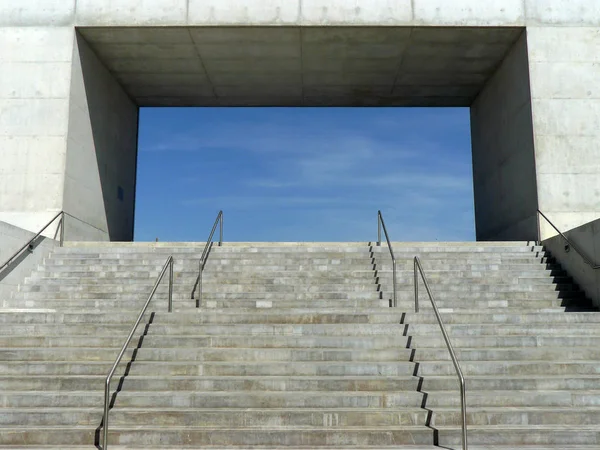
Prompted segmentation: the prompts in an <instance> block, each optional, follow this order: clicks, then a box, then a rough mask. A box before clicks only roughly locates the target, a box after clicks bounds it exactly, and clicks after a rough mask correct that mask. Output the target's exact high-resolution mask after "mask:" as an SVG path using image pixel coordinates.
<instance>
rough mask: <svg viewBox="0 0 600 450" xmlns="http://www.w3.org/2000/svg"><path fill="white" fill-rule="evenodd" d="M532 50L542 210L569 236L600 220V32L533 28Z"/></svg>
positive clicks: (580, 28)
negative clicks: (581, 227) (576, 229)
mask: <svg viewBox="0 0 600 450" xmlns="http://www.w3.org/2000/svg"><path fill="white" fill-rule="evenodd" d="M574 16H575V17H578V16H577V15H574ZM588 17H590V16H581V20H584V19H586V18H588ZM527 45H528V48H529V68H530V69H529V70H530V76H531V96H532V105H533V130H534V139H535V163H536V179H537V192H538V199H539V208H540V210H541V211H542V212H543V213H545V214H546V215H547V216H548V218H549V219H550V220H552V221H553V222H554V223H555V224H556V225H557V226H558V228H559V229H560V230H561V231H567V230H570V229H573V228H576V227H579V226H580V225H583V224H586V223H588V222H592V221H594V220H596V219H598V218H599V217H600V150H599V149H600V28H599V27H597V26H593V27H589V26H576V27H569V26H543V27H542V26H531V27H528V28H527ZM541 226H542V236H543V237H544V238H547V237H549V236H552V235H554V234H555V232H554V230H552V229H551V228H550V226H549V225H548V224H547V223H546V222H545V221H542V222H541Z"/></svg>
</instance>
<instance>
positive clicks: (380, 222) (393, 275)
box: [377, 211, 398, 307]
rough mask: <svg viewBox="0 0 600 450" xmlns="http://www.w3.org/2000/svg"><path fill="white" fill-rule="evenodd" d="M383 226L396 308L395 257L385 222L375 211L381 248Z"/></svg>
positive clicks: (378, 241)
mask: <svg viewBox="0 0 600 450" xmlns="http://www.w3.org/2000/svg"><path fill="white" fill-rule="evenodd" d="M382 226H383V232H384V233H385V239H386V241H387V244H388V249H389V250H390V255H391V256H392V270H393V273H392V277H393V283H394V307H396V306H398V301H397V297H396V257H395V256H394V250H393V249H392V243H391V242H390V237H389V236H388V232H387V228H386V227H385V222H384V221H383V215H382V214H381V211H377V247H380V246H381V227H382Z"/></svg>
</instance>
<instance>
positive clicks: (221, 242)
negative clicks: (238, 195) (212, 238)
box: [219, 211, 223, 247]
mask: <svg viewBox="0 0 600 450" xmlns="http://www.w3.org/2000/svg"><path fill="white" fill-rule="evenodd" d="M220 217H221V222H220V223H221V226H220V230H219V247H220V246H221V245H222V244H223V211H221V214H220Z"/></svg>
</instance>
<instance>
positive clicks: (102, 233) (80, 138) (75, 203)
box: [63, 34, 138, 241]
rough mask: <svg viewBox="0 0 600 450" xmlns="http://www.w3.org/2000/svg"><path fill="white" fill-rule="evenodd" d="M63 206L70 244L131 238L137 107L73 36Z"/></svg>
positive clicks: (78, 39) (89, 50)
mask: <svg viewBox="0 0 600 450" xmlns="http://www.w3.org/2000/svg"><path fill="white" fill-rule="evenodd" d="M68 130H69V131H68V135H67V153H66V165H65V188H64V197H63V208H64V210H65V211H66V212H68V213H69V214H71V215H72V216H73V217H75V218H76V219H72V218H70V220H67V223H66V228H65V232H66V238H67V239H70V240H80V239H81V240H91V239H94V240H112V241H130V240H132V239H133V215H134V205H135V179H136V165H137V130H138V107H137V105H136V104H135V103H134V102H133V101H132V100H131V99H130V98H129V97H128V96H127V94H126V93H125V91H124V90H123V88H122V87H121V85H120V84H119V83H118V82H117V81H116V80H115V79H114V78H113V76H112V75H111V74H110V72H109V71H108V70H107V69H106V67H105V66H104V65H103V64H102V63H101V62H100V60H99V59H98V57H97V56H96V54H95V53H94V52H93V51H92V49H91V48H90V46H89V45H88V44H87V42H86V41H85V40H84V39H83V38H82V37H81V36H80V35H79V34H76V35H75V45H74V47H73V65H72V74H71V92H70V102H69V127H68Z"/></svg>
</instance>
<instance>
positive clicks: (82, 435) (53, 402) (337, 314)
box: [0, 242, 600, 450]
mask: <svg viewBox="0 0 600 450" xmlns="http://www.w3.org/2000/svg"><path fill="white" fill-rule="evenodd" d="M196 247H197V248H194V247H192V246H188V245H181V244H178V243H177V244H169V243H160V245H156V244H146V245H141V244H137V243H136V244H131V245H129V244H120V245H118V244H116V243H110V244H104V243H95V244H91V243H74V244H72V245H71V246H70V247H66V248H61V249H57V250H56V251H55V252H53V254H52V255H51V256H50V257H49V258H48V259H47V260H46V261H45V263H44V264H43V265H41V266H40V267H39V268H38V269H37V270H36V271H35V272H34V273H32V275H31V277H29V278H28V279H27V280H26V283H25V284H24V286H23V288H22V289H21V290H20V292H19V293H18V295H17V296H15V297H14V298H10V299H5V300H4V301H2V302H0V323H1V324H2V327H1V329H2V332H1V333H0V397H1V398H2V402H3V408H2V412H1V414H0V423H1V424H2V430H3V432H2V433H1V434H0V445H14V446H15V447H14V448H19V447H18V446H21V448H24V447H26V448H37V447H36V446H41V445H42V444H45V445H47V447H45V448H48V449H50V448H65V445H66V446H67V447H69V448H70V446H72V445H85V444H88V445H89V446H91V445H92V443H93V441H94V430H96V428H97V427H98V425H99V424H100V420H101V414H102V410H101V405H102V399H103V397H102V396H103V387H104V386H103V381H104V377H105V376H106V373H107V371H108V370H109V368H110V366H111V364H112V361H113V358H114V357H115V355H116V353H117V350H118V348H119V347H120V345H122V342H123V340H124V338H125V336H126V335H127V333H128V332H129V327H130V326H131V323H132V322H133V321H134V320H135V318H136V317H137V315H138V313H139V309H138V308H139V307H140V306H141V302H143V299H144V298H145V295H147V294H148V291H149V289H150V288H151V286H152V283H153V280H154V278H155V277H156V276H157V275H158V273H159V271H160V269H161V268H162V265H163V264H164V261H165V259H166V257H167V256H168V255H173V256H174V258H175V286H174V311H173V312H172V313H167V312H166V311H165V309H166V301H165V300H166V298H165V293H166V286H165V285H164V284H163V285H161V286H160V287H159V290H158V292H157V296H156V298H155V299H154V302H153V303H151V307H150V311H154V313H153V315H152V319H151V320H149V318H145V319H144V322H143V323H144V324H146V323H147V327H144V326H142V327H140V329H139V330H138V332H137V335H136V337H135V338H134V340H133V342H134V343H132V345H131V348H129V349H128V350H127V352H126V354H125V358H124V360H123V361H122V364H121V366H120V367H119V371H118V372H117V375H116V377H115V378H114V381H113V384H112V389H113V390H116V389H117V387H118V386H119V384H118V382H117V379H118V378H119V377H120V375H121V373H122V372H123V370H124V369H125V367H127V365H128V363H130V362H131V364H130V367H129V368H128V373H127V375H126V377H125V378H124V379H123V383H122V384H121V385H120V392H119V393H118V395H117V396H116V402H115V404H114V407H113V408H112V410H111V413H110V421H109V423H110V424H111V426H110V433H109V440H110V443H111V444H116V446H115V447H114V448H129V449H133V448H139V449H142V448H143V449H149V448H153V449H159V448H161V449H166V448H173V449H174V448H178V449H190V450H191V449H198V448H203V447H210V448H213V449H217V448H226V447H227V448H230V449H232V448H236V449H246V448H253V449H256V448H280V449H283V448H294V449H298V448H305V449H306V448H316V449H318V448H336V449H349V448H352V449H363V450H366V449H370V450H375V449H384V448H385V449H392V448H401V449H406V450H408V449H411V450H416V449H420V450H424V449H431V450H433V449H434V448H446V449H458V448H460V435H459V431H460V405H459V394H458V385H457V379H456V374H455V371H454V367H453V366H452V363H451V361H450V360H449V358H448V351H447V349H446V347H445V342H444V340H443V337H442V335H441V333H440V329H439V325H438V323H437V321H436V319H435V318H434V316H433V314H432V312H431V306H430V304H429V300H428V297H427V295H426V293H425V291H424V290H421V291H420V292H421V297H420V301H421V312H420V313H419V314H415V313H413V312H412V311H413V305H414V291H413V286H412V276H413V273H412V269H413V266H412V263H413V262H412V257H413V256H414V255H415V254H418V255H420V256H421V259H422V262H423V266H424V268H425V270H426V272H427V275H428V277H429V279H430V283H431V288H432V290H433V292H434V293H435V295H436V298H437V301H438V306H439V308H440V311H441V314H442V316H443V317H444V321H445V322H446V328H447V330H448V333H449V335H450V338H451V340H452V342H453V344H454V346H455V349H456V353H457V355H458V357H459V359H460V363H461V367H462V369H463V371H464V373H465V375H466V377H467V417H468V421H469V439H470V442H471V446H470V447H469V448H473V449H484V448H485V449H486V450H509V449H511V450H515V449H524V448H527V449H529V450H565V449H573V450H574V449H578V450H583V449H587V450H591V449H592V448H594V447H593V446H596V448H597V446H598V443H599V441H598V427H597V425H596V424H597V420H598V417H600V409H599V408H598V406H597V405H598V403H599V401H600V379H599V377H598V376H597V372H598V362H599V361H600V350H599V349H598V346H597V342H598V338H599V337H600V328H599V327H598V324H599V323H600V315H599V314H598V313H597V312H590V311H589V304H588V303H586V299H585V296H584V295H583V294H582V292H581V291H579V290H578V289H577V287H576V286H574V285H573V283H572V281H571V279H570V278H569V277H568V276H567V274H566V273H565V272H564V271H563V270H562V269H561V267H560V266H559V265H557V264H555V263H554V261H553V260H552V258H550V257H549V255H548V254H547V253H546V252H544V249H543V248H542V247H539V246H535V245H530V244H528V243H525V242H520V243H504V244H502V243H492V244H490V243H487V242H486V243H428V244H415V243H404V244H400V243H399V244H397V248H396V250H397V257H398V262H399V264H398V279H399V307H398V308H389V298H390V291H391V289H390V288H391V282H392V281H391V280H392V278H391V262H390V257H389V252H388V249H386V248H385V247H373V246H371V245H369V244H367V243H366V242H363V243H323V244H319V243H285V244H280V243H246V244H236V245H230V244H228V243H226V244H225V245H224V246H223V247H215V248H214V249H213V252H212V253H211V255H210V257H209V260H208V263H207V266H206V269H205V273H204V278H203V282H204V284H203V287H204V289H203V292H204V295H203V300H202V302H201V305H200V308H196V305H195V304H194V303H195V302H194V301H193V300H191V299H190V296H189V294H190V290H191V287H192V285H193V284H194V282H195V279H196V277H197V269H198V265H197V264H198V260H197V258H198V248H200V245H198V244H196ZM142 333H143V334H144V338H143V339H139V340H138V336H140V335H141V334H142ZM136 344H137V346H138V348H137V349H136V350H135V352H134V347H135V346H136ZM134 355H135V356H134ZM434 436H436V439H437V440H439V443H438V445H436V446H433V441H434ZM419 443H420V445H417V444H419ZM574 444H579V446H574ZM124 446H126V447H124ZM219 446H221V447H219ZM11 448H13V447H11ZM110 448H111V449H112V448H113V447H112V446H111V447H110Z"/></svg>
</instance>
